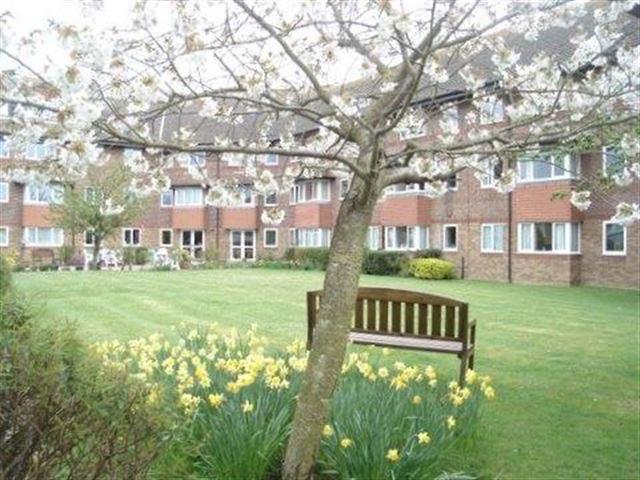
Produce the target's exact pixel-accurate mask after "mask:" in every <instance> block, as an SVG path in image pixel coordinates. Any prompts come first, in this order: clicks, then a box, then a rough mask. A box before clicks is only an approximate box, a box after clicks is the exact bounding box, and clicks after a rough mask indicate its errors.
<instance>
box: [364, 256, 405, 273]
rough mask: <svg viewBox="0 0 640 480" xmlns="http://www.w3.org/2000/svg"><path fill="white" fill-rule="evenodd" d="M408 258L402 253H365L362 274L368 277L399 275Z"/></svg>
mask: <svg viewBox="0 0 640 480" xmlns="http://www.w3.org/2000/svg"><path fill="white" fill-rule="evenodd" d="M406 258H407V256H406V255H405V254H403V253H401V252H380V251H375V250H367V251H365V254H364V258H363V261H362V273H366V274H368V275H398V274H400V272H401V270H402V264H403V262H405V261H406Z"/></svg>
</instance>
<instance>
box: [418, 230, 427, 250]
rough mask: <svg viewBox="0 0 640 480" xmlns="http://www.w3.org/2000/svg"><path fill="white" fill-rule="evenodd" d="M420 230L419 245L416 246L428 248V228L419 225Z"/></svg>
mask: <svg viewBox="0 0 640 480" xmlns="http://www.w3.org/2000/svg"><path fill="white" fill-rule="evenodd" d="M418 230H419V232H420V245H419V246H418V248H420V249H424V248H429V229H428V228H426V227H419V229H418Z"/></svg>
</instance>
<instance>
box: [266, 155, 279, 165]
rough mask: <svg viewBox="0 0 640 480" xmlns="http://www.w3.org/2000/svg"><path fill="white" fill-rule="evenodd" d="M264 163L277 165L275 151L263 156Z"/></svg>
mask: <svg viewBox="0 0 640 480" xmlns="http://www.w3.org/2000/svg"><path fill="white" fill-rule="evenodd" d="M264 164H265V165H278V155H277V154H276V153H267V154H266V155H265V156H264Z"/></svg>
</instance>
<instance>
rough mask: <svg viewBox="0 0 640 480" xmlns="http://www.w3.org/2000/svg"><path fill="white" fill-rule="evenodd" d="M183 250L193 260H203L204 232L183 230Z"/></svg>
mask: <svg viewBox="0 0 640 480" xmlns="http://www.w3.org/2000/svg"><path fill="white" fill-rule="evenodd" d="M182 248H183V249H184V250H186V251H188V252H189V253H190V254H191V256H192V257H193V258H202V252H203V251H204V232H203V231H202V230H183V231H182Z"/></svg>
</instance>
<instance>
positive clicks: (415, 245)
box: [385, 226, 429, 250]
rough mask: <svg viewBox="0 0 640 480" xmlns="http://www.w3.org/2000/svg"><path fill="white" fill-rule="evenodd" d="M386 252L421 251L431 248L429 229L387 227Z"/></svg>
mask: <svg viewBox="0 0 640 480" xmlns="http://www.w3.org/2000/svg"><path fill="white" fill-rule="evenodd" d="M385 241H386V242H385V248H386V250H421V249H425V248H429V229H428V228H427V227H417V226H415V227H385Z"/></svg>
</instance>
